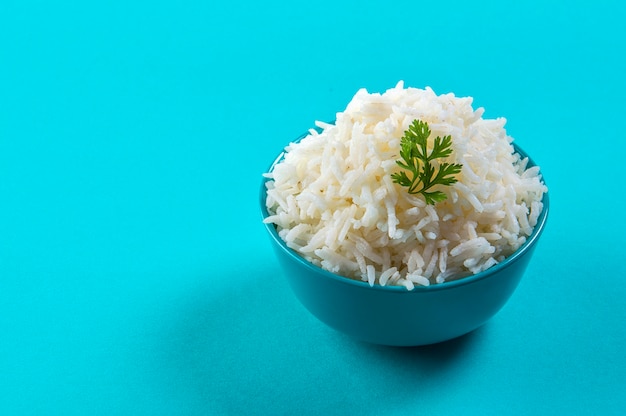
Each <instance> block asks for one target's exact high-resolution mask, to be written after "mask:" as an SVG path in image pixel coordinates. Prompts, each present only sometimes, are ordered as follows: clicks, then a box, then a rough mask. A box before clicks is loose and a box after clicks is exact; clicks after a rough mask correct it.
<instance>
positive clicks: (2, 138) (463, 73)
mask: <svg viewBox="0 0 626 416" xmlns="http://www.w3.org/2000/svg"><path fill="white" fill-rule="evenodd" d="M622 4H623V3H622V2H618V1H595V2H576V1H574V2H569V3H563V2H556V1H548V2H539V1H531V2H523V3H519V4H515V3H513V4H509V2H499V3H497V2H484V3H476V2H454V1H452V2H439V3H437V2H429V3H420V2H416V1H410V2H408V1H407V2H381V3H378V4H375V3H372V4H369V3H364V2H353V1H347V2H317V3H310V2H309V3H302V4H291V3H287V2H283V1H268V2H230V3H228V2H211V1H205V2H199V1H195V2H194V1H181V2H173V1H172V2H160V1H154V2H141V1H138V2H122V1H109V2H99V1H96V2H73V3H69V2H63V1H59V2H45V1H28V0H27V1H14V0H4V1H2V2H0V414H2V415H192V416H193V415H239V414H251V415H265V414H267V415H273V414H285V415H291V414H297V415H327V414H339V415H342V414H365V415H381V414H385V415H416V414H426V415H430V414H437V415H457V414H481V415H485V414H489V415H501V414H512V415H527V414H540V415H542V414H547V415H554V414H567V415H574V414H589V415H619V414H624V412H625V411H626V410H625V409H626V394H625V393H623V387H624V385H625V384H626V358H625V356H626V354H625V353H624V351H625V347H626V302H625V299H626V280H625V279H624V277H625V276H626V266H625V264H624V260H623V259H624V256H623V246H624V244H623V242H624V235H626V221H624V219H623V216H622V215H621V214H620V212H621V209H622V207H623V206H624V204H625V202H626V196H625V195H626V192H625V191H626V189H625V187H624V184H623V181H622V179H621V177H622V172H623V169H624V168H623V163H622V158H623V154H624V153H626V140H625V135H626V134H625V133H624V129H623V121H624V114H625V113H624V109H625V106H624V96H626V80H625V79H626V77H625V75H626V31H625V30H624V21H625V18H626V11H625V9H624V6H623V5H622ZM398 80H404V81H405V83H406V85H410V86H415V87H424V86H431V87H432V88H433V89H434V90H435V91H436V92H437V93H444V92H455V93H456V94H457V95H471V96H473V97H475V105H476V106H482V107H485V109H486V112H485V116H486V117H500V116H503V117H506V118H507V119H508V124H507V128H508V132H509V133H510V134H511V135H512V136H513V137H515V138H516V140H517V141H518V143H519V144H520V146H521V147H522V148H523V149H524V150H525V151H527V152H528V153H529V154H530V155H531V156H532V157H533V159H534V160H535V161H536V162H537V163H538V164H539V165H541V167H542V169H543V171H544V173H545V175H546V178H548V181H549V185H550V204H551V211H550V219H549V222H548V226H547V228H546V230H545V232H544V234H543V235H542V238H541V241H540V243H539V245H538V246H537V250H536V251H535V253H534V256H533V260H532V262H531V264H530V265H529V267H528V269H527V271H526V274H525V276H524V278H523V279H522V281H521V283H520V285H519V287H518V288H517V290H516V292H515V293H514V295H513V296H512V298H511V299H510V301H509V302H508V303H507V304H506V305H505V307H504V308H503V309H502V310H501V311H500V312H499V313H498V314H497V315H496V316H495V317H494V318H493V319H492V320H490V321H489V322H488V323H487V324H486V325H485V326H483V327H481V328H480V329H479V330H477V331H475V332H473V333H471V334H470V335H468V336H465V337H462V338H460V339H457V340H454V341H451V342H448V343H445V344H439V345H434V346H429V347H423V348H408V349H402V348H388V347H377V346H371V345H368V344H364V343H360V342H358V341H354V340H352V339H350V338H348V337H346V336H344V335H342V334H339V333H338V332H336V331H334V330H332V329H330V328H328V327H326V326H325V325H324V324H322V323H320V322H319V321H317V320H316V319H315V318H314V317H312V316H311V315H310V314H309V313H308V312H307V311H306V310H305V309H304V308H303V307H302V306H301V305H300V303H299V302H298V301H297V300H296V298H295V297H294V295H293V293H292V292H291V290H290V289H289V287H288V284H287V282H286V279H285V276H284V275H282V271H281V268H280V266H279V264H278V262H277V260H276V257H275V255H274V253H273V251H272V247H271V245H270V244H269V241H268V238H267V235H266V231H265V229H264V228H263V226H262V225H261V223H260V214H259V209H258V188H259V183H260V179H261V173H262V172H263V170H264V169H266V168H267V166H268V165H269V164H270V163H271V162H272V161H273V159H274V157H275V156H276V154H277V153H278V152H279V151H280V149H281V148H282V147H283V146H284V145H286V144H287V142H289V141H290V140H292V139H294V138H295V137H297V136H298V135H299V134H300V133H301V132H302V131H303V130H306V129H307V128H309V127H311V126H312V125H313V122H314V121H315V120H317V119H321V120H329V119H333V118H334V116H335V113H336V112H337V111H341V110H343V108H344V107H345V105H346V104H347V102H348V100H349V99H350V98H351V97H352V95H353V94H354V93H355V92H356V91H357V90H358V89H359V88H361V87H365V88H367V89H368V90H369V91H372V92H374V91H383V90H385V89H387V88H390V87H392V86H394V85H395V84H396V82H397V81H398Z"/></svg>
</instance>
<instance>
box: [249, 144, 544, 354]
mask: <svg viewBox="0 0 626 416" xmlns="http://www.w3.org/2000/svg"><path fill="white" fill-rule="evenodd" d="M302 137H304V135H303V136H301V137H300V138H299V139H301V138H302ZM513 146H514V148H515V151H516V152H517V153H519V154H520V155H521V156H522V157H527V154H526V153H525V152H523V151H522V149H520V148H519V147H518V146H516V145H515V144H514V145H513ZM283 156H284V153H281V154H280V155H279V156H278V158H277V159H276V161H274V163H273V164H272V165H271V166H270V170H269V171H271V170H272V169H273V167H274V166H275V165H276V163H278V162H279V161H280V160H281V159H282V157H283ZM531 166H535V163H534V162H533V161H532V160H531V159H530V158H529V163H528V167H531ZM266 181H267V180H264V181H263V183H262V185H261V192H260V203H261V212H262V215H263V218H266V217H267V216H268V215H269V213H268V211H267V208H266V205H265V200H266V187H265V182H266ZM548 210H549V198H548V194H547V193H546V194H544V196H543V211H542V213H541V215H540V216H539V218H538V221H537V225H536V226H535V228H534V230H533V232H532V234H531V235H530V236H529V237H528V239H527V240H526V242H525V243H524V244H523V245H522V246H521V247H520V248H519V249H518V250H517V251H516V252H515V253H513V254H512V255H510V256H509V257H507V258H506V259H505V260H504V261H502V262H500V263H499V264H497V265H495V266H493V267H491V268H489V269H487V270H485V271H483V272H481V273H478V274H476V275H472V276H468V277H465V278H462V279H459V280H455V281H450V282H444V283H441V284H434V285H431V286H426V287H424V286H416V287H415V289H413V290H411V291H409V290H407V289H406V288H405V287H403V286H380V285H374V286H373V287H372V286H370V285H369V284H368V283H366V282H361V281H358V280H353V279H350V278H347V277H342V276H339V275H336V274H333V273H330V272H328V271H326V270H324V269H322V268H320V267H318V266H316V265H314V264H312V263H310V262H309V261H307V260H305V259H304V258H303V257H301V256H300V255H299V254H298V253H297V252H295V251H294V250H293V249H291V248H289V247H287V245H286V244H285V242H284V241H283V240H282V239H281V238H280V236H279V235H278V232H277V231H276V228H275V226H274V225H273V224H265V228H266V229H267V232H268V234H269V236H270V239H271V242H272V246H273V248H274V250H275V252H276V256H277V258H278V261H279V263H280V264H281V266H282V268H283V269H284V271H285V275H286V277H287V280H288V282H289V284H290V286H291V288H292V289H293V292H294V293H295V295H296V297H297V298H298V299H299V300H300V302H301V303H302V304H303V305H304V306H305V307H306V308H307V309H308V310H309V311H310V312H311V313H312V314H313V315H314V316H315V317H317V318H318V319H319V320H320V321H322V322H324V323H325V324H327V325H328V326H330V327H332V328H334V329H336V330H338V331H340V332H343V333H345V334H348V335H350V336H352V337H354V338H356V339H359V340H361V341H365V342H369V343H374V344H381V345H393V346H418V345H427V344H434V343H437V342H442V341H446V340H450V339H453V338H456V337H459V336H461V335H464V334H467V333H469V332H471V331H473V330H475V329H476V328H478V327H480V326H481V325H483V324H484V323H485V322H487V321H488V320H489V319H490V318H491V317H492V316H494V315H495V314H496V313H497V312H498V311H499V310H500V309H501V308H502V306H504V304H505V303H506V302H507V301H508V300H509V298H510V297H511V295H512V294H513V292H514V291H515V289H516V287H517V285H518V283H519V282H520V280H521V278H522V276H523V274H524V272H525V270H526V267H527V265H528V263H529V261H530V259H531V257H532V255H533V252H534V250H535V248H536V246H537V242H538V241H539V237H540V236H541V233H542V232H543V230H544V228H545V225H546V220H547V218H548Z"/></svg>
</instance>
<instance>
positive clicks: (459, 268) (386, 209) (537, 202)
mask: <svg viewBox="0 0 626 416" xmlns="http://www.w3.org/2000/svg"><path fill="white" fill-rule="evenodd" d="M483 111H484V110H483V109H482V108H479V109H477V110H474V109H473V108H472V98H471V97H465V98H459V97H455V96H454V95H453V94H445V95H436V94H435V93H434V92H433V90H432V89H430V88H426V89H424V90H422V89H417V88H404V84H403V82H399V83H398V84H397V85H396V87H395V88H392V89H389V90H388V91H386V92H385V93H383V94H370V93H368V92H367V91H366V90H365V89H361V90H359V91H358V92H357V93H356V95H355V96H354V98H353V99H352V100H351V102H350V103H349V104H348V106H347V108H346V109H345V111H344V112H341V113H337V118H336V122H335V124H334V125H331V124H327V123H323V122H317V123H316V125H317V126H318V127H319V128H321V129H322V131H321V133H318V132H317V131H315V130H313V129H312V130H311V131H310V134H309V135H308V136H306V137H305V138H303V139H302V140H301V141H299V142H297V143H291V144H290V145H289V146H287V147H286V148H285V155H284V158H283V160H282V161H280V162H279V163H278V164H276V165H275V167H274V169H273V171H272V172H270V173H267V174H266V175H265V176H266V177H267V178H268V181H267V182H266V186H267V208H268V210H269V213H270V216H269V217H268V218H266V219H265V222H266V223H273V224H275V225H276V227H277V230H278V233H279V235H280V237H281V238H282V239H283V240H284V241H285V242H286V244H287V245H288V246H289V247H291V248H292V249H294V250H296V251H297V252H298V253H300V254H301V255H302V256H303V257H304V258H306V259H307V260H308V261H310V262H312V263H314V264H316V265H318V266H320V267H322V268H324V269H326V270H328V271H330V272H333V273H337V274H340V275H342V276H346V277H349V278H353V279H359V280H363V281H365V282H368V283H369V284H370V285H372V286H373V285H374V284H379V285H383V286H384V285H402V286H405V287H406V288H407V289H413V288H414V286H415V285H422V286H427V285H430V284H437V283H442V282H445V281H450V280H453V279H458V278H461V277H464V276H468V275H471V274H475V273H479V272H481V271H483V270H485V269H487V268H489V267H491V266H493V265H495V264H497V263H499V262H501V261H502V260H503V259H504V258H505V257H506V256H508V255H510V254H512V253H513V252H514V251H515V250H517V249H518V248H519V247H520V246H521V245H522V244H523V243H524V242H525V241H526V238H527V237H528V236H529V235H530V234H531V233H532V231H533V227H534V226H535V225H536V223H537V218H538V216H539V214H540V213H541V211H542V209H543V205H542V202H541V201H542V197H543V194H544V193H545V192H547V188H546V187H545V185H544V184H543V182H542V180H541V175H540V173H539V168H538V167H531V168H528V169H527V162H528V160H527V159H521V158H520V156H519V155H518V154H516V153H515V152H514V149H513V146H512V145H511V143H512V141H513V139H512V138H511V137H509V136H508V135H507V134H506V131H505V129H504V125H505V122H506V120H505V119H504V118H498V119H495V120H488V119H483V118H482V114H483ZM415 119H420V120H422V121H425V122H427V123H428V125H429V127H430V129H431V132H432V133H431V136H430V138H429V143H431V142H432V141H433V140H434V138H435V137H436V136H441V137H443V136H445V135H451V136H452V149H453V152H452V155H451V156H450V157H449V158H448V160H447V161H448V162H450V163H460V164H462V165H463V168H462V171H461V173H460V174H458V175H457V179H458V182H457V183H455V184H454V185H452V186H444V187H439V188H438V190H441V191H443V192H445V193H446V195H447V199H446V200H445V201H443V202H439V203H437V204H436V205H434V206H433V205H426V203H425V202H424V200H423V198H422V197H421V196H419V195H410V194H409V193H408V192H407V191H406V188H403V187H401V186H400V185H398V184H396V183H393V182H392V180H391V174H392V173H393V172H397V171H398V170H400V168H399V167H398V166H397V165H396V160H398V159H399V149H400V138H401V137H402V136H403V134H404V131H405V130H407V129H408V127H409V125H410V124H411V122H412V121H413V120H415Z"/></svg>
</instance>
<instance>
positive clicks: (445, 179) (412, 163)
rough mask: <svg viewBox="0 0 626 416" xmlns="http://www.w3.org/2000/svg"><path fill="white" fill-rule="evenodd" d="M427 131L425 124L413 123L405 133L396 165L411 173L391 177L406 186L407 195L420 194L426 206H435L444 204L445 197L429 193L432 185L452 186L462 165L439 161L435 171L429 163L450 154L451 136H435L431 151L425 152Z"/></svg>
mask: <svg viewBox="0 0 626 416" xmlns="http://www.w3.org/2000/svg"><path fill="white" fill-rule="evenodd" d="M429 136H430V129H429V128H428V123H426V122H424V121H421V120H413V123H411V125H410V126H409V129H408V130H406V131H405V132H404V136H403V137H402V139H400V157H401V158H402V160H397V161H396V163H397V164H398V166H400V167H401V168H403V169H405V170H406V171H408V172H409V173H410V176H409V175H407V172H405V171H400V172H397V173H393V174H392V175H391V178H392V179H393V181H394V182H395V183H398V184H400V185H402V186H405V187H407V188H409V189H408V192H409V193H410V194H421V195H423V196H424V199H425V200H426V203H427V204H429V205H434V204H435V203H437V202H441V201H444V200H445V199H446V194H445V193H443V192H441V191H437V190H435V191H431V190H430V189H431V188H432V187H433V186H435V185H452V184H453V183H455V182H457V179H456V178H455V177H454V175H456V174H457V173H459V172H461V168H462V167H463V165H460V164H457V163H448V162H441V163H439V166H438V168H436V167H435V166H433V164H432V163H431V161H433V160H435V159H442V158H446V157H448V156H450V155H451V154H452V137H451V136H444V137H443V138H441V137H439V136H437V137H436V138H435V143H434V144H433V149H432V151H431V152H430V153H428V146H427V145H428V137H429Z"/></svg>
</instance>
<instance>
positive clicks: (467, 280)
mask: <svg viewBox="0 0 626 416" xmlns="http://www.w3.org/2000/svg"><path fill="white" fill-rule="evenodd" d="M316 130H318V131H319V129H318V128H316ZM309 134H310V131H309V132H307V133H303V134H301V135H300V136H298V137H297V138H296V139H295V140H294V141H292V142H291V144H293V143H297V142H299V141H300V140H302V139H304V138H305V137H307V136H309ZM511 145H512V146H513V149H514V151H515V153H517V154H519V155H520V157H521V158H528V164H527V167H534V166H539V165H537V164H536V163H535V161H534V160H533V159H532V158H531V157H530V156H529V155H528V153H526V152H525V151H524V150H523V149H522V148H521V147H520V146H519V145H517V144H516V143H515V142H511ZM286 153H287V151H286V150H285V149H283V151H282V152H280V154H279V155H278V156H277V157H276V159H275V160H274V161H273V162H272V164H271V165H270V166H269V168H268V169H267V170H266V171H265V172H264V173H269V172H271V171H272V170H273V169H274V167H275V166H276V165H277V164H278V163H279V162H280V161H281V160H282V159H283V157H284V156H285V154H286ZM270 180H271V179H269V178H267V177H266V176H265V175H264V176H263V179H262V181H261V189H260V193H259V197H260V201H259V202H260V205H261V215H262V219H263V220H265V219H266V218H267V217H268V216H269V211H268V209H267V206H266V198H267V187H266V183H267V182H268V181H270ZM541 180H542V182H543V183H544V185H545V184H546V182H545V179H544V177H543V174H541ZM541 202H542V203H543V209H542V211H541V214H539V217H538V218H537V224H536V225H535V227H534V228H533V231H532V233H531V234H530V235H529V236H528V237H527V238H526V241H525V242H524V244H522V245H521V246H520V247H519V248H518V249H517V250H515V252H513V253H512V254H511V255H509V256H507V257H506V258H505V259H504V260H503V261H501V262H499V263H498V264H495V265H493V266H491V267H490V268H488V269H487V270H483V271H482V272H479V273H476V274H473V275H469V276H465V277H461V278H458V279H456V280H451V281H446V282H443V283H435V284H431V285H428V286H421V285H415V287H414V288H413V289H411V290H407V288H406V287H405V286H402V285H389V286H387V285H385V286H382V285H380V284H378V283H375V284H374V285H373V286H370V284H369V283H368V282H365V281H362V280H356V279H353V278H350V277H346V276H342V275H339V274H336V273H332V272H330V271H328V270H325V269H323V268H321V267H319V266H317V265H315V264H313V263H311V262H310V261H308V260H307V259H305V258H304V257H303V256H302V255H301V254H299V253H298V252H297V251H295V250H294V249H292V248H290V247H289V246H287V243H285V241H284V240H283V239H282V238H281V237H280V236H279V235H278V231H277V230H276V226H275V225H274V224H272V223H266V222H263V225H264V226H265V228H266V230H267V231H268V233H269V235H270V236H271V237H272V240H273V241H274V242H275V243H276V244H277V246H278V247H280V249H281V250H282V251H283V252H284V253H285V254H287V255H288V256H289V257H290V258H291V259H292V260H295V261H296V262H298V263H300V264H301V265H302V266H304V267H305V268H307V269H309V270H310V271H312V272H314V273H317V274H320V275H321V276H324V277H326V278H328V279H331V280H334V281H337V282H339V283H343V284H346V285H351V286H356V287H359V288H362V289H365V290H374V291H384V292H399V293H421V292H431V291H439V290H447V289H452V288H455V287H459V286H464V285H469V284H472V283H475V282H478V281H482V280H485V279H488V278H489V277H491V276H494V275H496V274H498V273H499V272H500V271H502V270H504V269H506V268H508V267H509V266H511V265H512V264H513V263H515V262H516V261H517V260H518V259H519V258H521V257H522V256H523V255H524V254H526V252H528V251H529V250H530V249H531V248H532V247H533V246H534V245H535V244H536V243H537V241H538V240H539V237H540V235H541V234H542V232H543V230H544V229H545V226H546V222H547V219H548V212H549V208H550V196H549V191H546V192H545V193H544V194H543V198H542V200H541Z"/></svg>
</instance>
